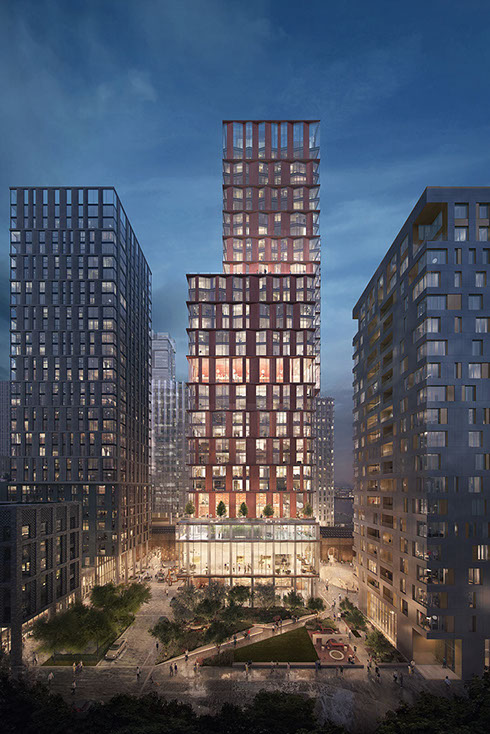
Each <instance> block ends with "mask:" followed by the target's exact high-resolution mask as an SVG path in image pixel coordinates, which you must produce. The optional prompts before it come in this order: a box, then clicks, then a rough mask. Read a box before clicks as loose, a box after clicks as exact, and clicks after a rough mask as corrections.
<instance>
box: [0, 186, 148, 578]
mask: <svg viewBox="0 0 490 734" xmlns="http://www.w3.org/2000/svg"><path fill="white" fill-rule="evenodd" d="M10 197H11V199H10V205H11V221H10V241H11V359H12V372H11V411H12V413H11V431H12V433H11V437H12V472H11V480H12V482H11V486H10V490H9V497H10V499H11V500H14V501H22V502H34V501H35V502H39V501H42V502H46V501H47V502H56V501H68V500H77V501H79V502H81V503H82V507H83V517H82V530H83V532H82V555H83V570H84V577H85V582H86V584H89V583H92V582H93V581H94V580H95V579H96V580H97V581H98V582H99V583H104V582H106V581H109V580H113V579H115V580H122V579H125V578H128V577H129V576H130V575H131V574H132V573H134V570H135V569H136V566H137V564H138V563H139V562H140V561H141V560H142V558H143V557H144V555H145V552H146V549H147V545H148V536H149V500H150V496H149V430H150V412H149V411H150V406H149V389H150V359H151V345H150V337H151V331H150V328H151V293H150V288H151V283H150V278H151V275H150V270H149V268H148V265H147V262H146V260H145V258H144V255H143V252H142V250H141V248H140V246H139V244H138V240H137V239H136V236H135V234H134V232H133V230H132V228H131V225H130V223H129V221H128V219H127V217H126V214H125V212H124V209H123V206H122V204H121V202H120V200H119V197H118V196H117V194H116V192H115V190H114V189H113V188H34V187H33V188H23V187H19V188H12V189H11V193H10Z"/></svg>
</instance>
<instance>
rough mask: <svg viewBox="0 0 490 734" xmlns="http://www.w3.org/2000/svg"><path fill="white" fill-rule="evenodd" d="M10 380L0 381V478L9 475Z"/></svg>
mask: <svg viewBox="0 0 490 734" xmlns="http://www.w3.org/2000/svg"><path fill="white" fill-rule="evenodd" d="M10 455H11V454H10V381H9V380H1V381H0V480H1V479H2V477H5V478H8V477H9V476H10Z"/></svg>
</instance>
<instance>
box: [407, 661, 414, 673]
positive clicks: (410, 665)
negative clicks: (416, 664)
mask: <svg viewBox="0 0 490 734" xmlns="http://www.w3.org/2000/svg"><path fill="white" fill-rule="evenodd" d="M408 675H413V668H412V663H409V664H408Z"/></svg>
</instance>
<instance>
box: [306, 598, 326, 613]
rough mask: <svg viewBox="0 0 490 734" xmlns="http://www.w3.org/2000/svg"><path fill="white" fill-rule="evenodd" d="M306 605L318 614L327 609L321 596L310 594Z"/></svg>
mask: <svg viewBox="0 0 490 734" xmlns="http://www.w3.org/2000/svg"><path fill="white" fill-rule="evenodd" d="M306 606H307V607H308V609H311V611H312V612H315V613H316V614H318V612H323V610H324V609H325V604H324V601H323V599H322V598H321V597H319V596H310V598H309V599H308V602H307V604H306Z"/></svg>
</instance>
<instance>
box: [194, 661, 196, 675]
mask: <svg viewBox="0 0 490 734" xmlns="http://www.w3.org/2000/svg"><path fill="white" fill-rule="evenodd" d="M196 673H197V660H196V662H195V663H194V675H196Z"/></svg>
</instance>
